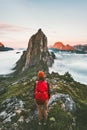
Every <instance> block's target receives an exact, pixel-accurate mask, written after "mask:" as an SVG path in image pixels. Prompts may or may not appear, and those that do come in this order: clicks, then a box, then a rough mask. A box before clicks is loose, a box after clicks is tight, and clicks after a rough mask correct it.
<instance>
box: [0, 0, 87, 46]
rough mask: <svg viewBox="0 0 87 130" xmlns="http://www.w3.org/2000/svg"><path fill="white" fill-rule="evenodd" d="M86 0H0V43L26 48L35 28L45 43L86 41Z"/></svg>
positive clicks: (83, 42)
mask: <svg viewBox="0 0 87 130" xmlns="http://www.w3.org/2000/svg"><path fill="white" fill-rule="evenodd" d="M86 15H87V1H86V0H43V1H41V0H9V1H8V0H0V42H2V43H3V44H4V45H5V46H8V47H13V48H26V47H27V45H28V41H29V39H30V37H31V36H32V35H33V34H35V33H36V32H37V30H38V29H39V28H42V31H43V32H44V33H45V34H46V36H47V39H48V45H51V44H54V43H55V42H57V41H61V42H63V43H64V44H70V45H76V44H87V16H86Z"/></svg>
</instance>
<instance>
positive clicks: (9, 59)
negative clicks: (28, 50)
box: [0, 50, 23, 75]
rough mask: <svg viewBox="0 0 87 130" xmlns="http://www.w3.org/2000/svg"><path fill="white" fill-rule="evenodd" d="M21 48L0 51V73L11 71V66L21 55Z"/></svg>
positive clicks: (4, 73)
mask: <svg viewBox="0 0 87 130" xmlns="http://www.w3.org/2000/svg"><path fill="white" fill-rule="evenodd" d="M22 53H23V50H12V51H3V52H0V75H6V74H9V73H12V72H13V70H12V68H14V67H15V65H16V62H17V61H18V59H19V58H20V56H21V55H22Z"/></svg>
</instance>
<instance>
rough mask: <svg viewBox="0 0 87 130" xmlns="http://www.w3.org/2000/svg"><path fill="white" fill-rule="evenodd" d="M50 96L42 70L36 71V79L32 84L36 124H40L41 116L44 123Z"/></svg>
mask: <svg viewBox="0 0 87 130" xmlns="http://www.w3.org/2000/svg"><path fill="white" fill-rule="evenodd" d="M49 98H50V89H49V84H48V83H47V82H46V80H45V74H44V72H43V71H39V72H38V81H36V83H35V86H34V99H35V102H36V105H37V109H38V124H39V125H41V121H42V116H44V123H43V124H44V125H46V121H47V117H48V112H47V111H48V101H49Z"/></svg>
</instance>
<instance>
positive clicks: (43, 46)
mask: <svg viewBox="0 0 87 130" xmlns="http://www.w3.org/2000/svg"><path fill="white" fill-rule="evenodd" d="M23 60H24V63H23V66H21V70H22V71H24V70H25V69H27V68H29V67H32V66H35V65H39V66H40V67H42V69H43V68H44V67H43V65H42V64H44V66H46V68H47V69H48V66H52V63H53V61H54V60H53V57H52V55H51V54H50V53H49V51H48V48H47V37H46V35H45V34H44V33H43V32H42V30H41V29H39V30H38V31H37V33H36V34H34V35H32V36H31V38H30V40H29V42H28V48H27V50H26V51H25V52H24V54H23V55H22V57H21V59H20V60H19V62H22V61H23ZM17 66H18V65H17ZM19 66H20V65H19ZM16 68H17V67H16ZM43 70H44V69H43Z"/></svg>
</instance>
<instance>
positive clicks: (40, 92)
mask: <svg viewBox="0 0 87 130" xmlns="http://www.w3.org/2000/svg"><path fill="white" fill-rule="evenodd" d="M34 97H35V99H36V102H37V103H38V104H43V103H44V102H45V101H46V100H47V99H48V98H49V97H48V86H47V82H46V81H36V87H35V91H34Z"/></svg>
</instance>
